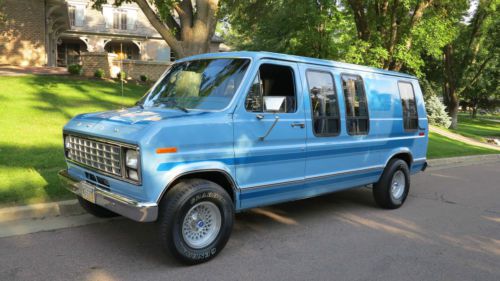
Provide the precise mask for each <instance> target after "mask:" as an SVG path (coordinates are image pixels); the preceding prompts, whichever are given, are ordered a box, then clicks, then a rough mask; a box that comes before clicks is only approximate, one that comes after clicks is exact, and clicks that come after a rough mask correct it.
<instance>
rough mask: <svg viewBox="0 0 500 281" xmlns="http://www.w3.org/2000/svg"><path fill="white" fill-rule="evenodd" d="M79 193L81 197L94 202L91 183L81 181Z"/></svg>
mask: <svg viewBox="0 0 500 281" xmlns="http://www.w3.org/2000/svg"><path fill="white" fill-rule="evenodd" d="M80 194H81V195H82V198H83V199H85V200H87V201H90V202H92V203H94V204H95V188H94V187H93V186H91V185H88V184H84V183H81V184H80Z"/></svg>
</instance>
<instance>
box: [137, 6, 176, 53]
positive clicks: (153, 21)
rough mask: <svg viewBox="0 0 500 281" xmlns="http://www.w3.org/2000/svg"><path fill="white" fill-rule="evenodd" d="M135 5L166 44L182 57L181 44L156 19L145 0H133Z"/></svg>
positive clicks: (158, 19) (170, 31) (172, 33)
mask: <svg viewBox="0 0 500 281" xmlns="http://www.w3.org/2000/svg"><path fill="white" fill-rule="evenodd" d="M135 2H136V3H137V5H138V6H139V7H140V8H141V10H142V12H143V13H144V15H145V16H146V18H147V19H148V20H149V22H150V23H151V25H152V26H153V27H154V28H155V29H156V30H157V31H158V33H160V35H161V37H162V38H163V39H164V40H165V41H166V42H167V44H168V45H169V46H170V48H172V50H173V51H174V52H175V54H176V55H177V56H178V57H184V50H183V48H182V46H181V43H180V42H179V41H178V40H177V38H176V36H175V34H174V32H172V30H171V29H170V28H168V26H166V25H165V24H164V23H163V22H162V21H161V19H160V18H159V17H158V15H157V14H156V12H155V11H154V10H153V8H152V7H151V6H150V5H149V3H148V1H147V0H135Z"/></svg>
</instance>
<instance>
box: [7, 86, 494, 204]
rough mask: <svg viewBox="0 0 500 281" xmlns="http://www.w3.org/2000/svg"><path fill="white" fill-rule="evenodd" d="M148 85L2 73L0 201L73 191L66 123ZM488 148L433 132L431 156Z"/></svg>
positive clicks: (129, 99) (128, 99)
mask: <svg viewBox="0 0 500 281" xmlns="http://www.w3.org/2000/svg"><path fill="white" fill-rule="evenodd" d="M145 91H146V87H145V86H138V85H132V84H126V85H125V91H124V98H122V97H121V94H120V85H119V84H118V83H114V82H108V81H101V80H86V79H78V78H73V77H66V76H22V77H0V205H3V206H6V205H15V204H30V203H39V202H47V201H54V200H61V199H65V198H70V197H72V196H71V195H70V194H69V192H67V191H66V190H65V189H63V188H62V187H61V186H60V185H59V180H58V178H57V171H58V170H60V169H63V168H64V167H65V163H64V155H63V144H62V127H63V125H64V124H65V123H66V122H67V121H68V120H69V119H70V118H72V117H73V116H75V115H77V114H79V113H84V112H96V111H103V110H110V109H116V108H119V107H120V105H125V106H127V105H132V104H133V103H134V102H135V101H136V100H137V99H138V98H139V97H140V96H141V95H142V94H143V93H144V92H145ZM481 126H482V125H481ZM488 130H490V129H488ZM488 134H489V133H488ZM487 153H496V152H495V151H492V150H488V149H484V148H478V147H474V146H470V145H467V144H462V143H458V142H455V141H453V140H451V139H447V138H445V137H442V136H439V135H435V134H432V133H431V135H430V142H429V152H428V156H429V158H440V157H451V156H462V155H472V154H487Z"/></svg>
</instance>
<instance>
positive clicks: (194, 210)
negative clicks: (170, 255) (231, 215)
mask: <svg viewBox="0 0 500 281" xmlns="http://www.w3.org/2000/svg"><path fill="white" fill-rule="evenodd" d="M221 220H222V219H221V213H220V211H219V208H218V207H217V206H216V205H215V204H214V203H212V202H208V201H205V202H200V203H198V204H196V205H194V206H193V207H191V209H189V211H188V212H187V214H186V216H185V217H184V221H183V223H182V237H183V238H184V241H185V242H186V243H187V244H188V245H189V246H190V247H191V248H194V249H201V248H204V247H206V246H208V245H210V243H212V242H213V241H214V240H215V238H217V235H218V234H219V231H220V227H221Z"/></svg>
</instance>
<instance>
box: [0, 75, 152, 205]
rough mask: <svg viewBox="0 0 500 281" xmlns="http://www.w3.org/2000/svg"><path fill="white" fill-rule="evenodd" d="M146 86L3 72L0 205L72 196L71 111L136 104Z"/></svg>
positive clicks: (89, 110)
mask: <svg viewBox="0 0 500 281" xmlns="http://www.w3.org/2000/svg"><path fill="white" fill-rule="evenodd" d="M145 91H146V88H145V86H138V85H132V84H126V85H125V87H124V98H122V97H121V91H120V84H119V83H114V82H112V81H101V80H87V79H80V78H73V77H67V76H21V77H0V205H13V204H29V203H38V202H46V201H53V200H59V199H64V198H68V197H69V196H70V194H69V192H67V191H65V190H64V189H63V188H61V186H60V185H59V180H58V178H57V171H58V170H60V169H63V168H64V167H65V163H64V154H63V151H62V127H63V125H64V124H65V123H66V122H67V121H68V120H69V119H71V118H72V117H73V116H75V115H77V114H80V113H84V112H95V111H103V110H110V109H116V108H119V107H120V106H121V105H122V104H123V105H132V104H133V103H134V102H135V101H136V100H137V99H139V98H140V97H141V96H142V95H143V94H144V93H145Z"/></svg>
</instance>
